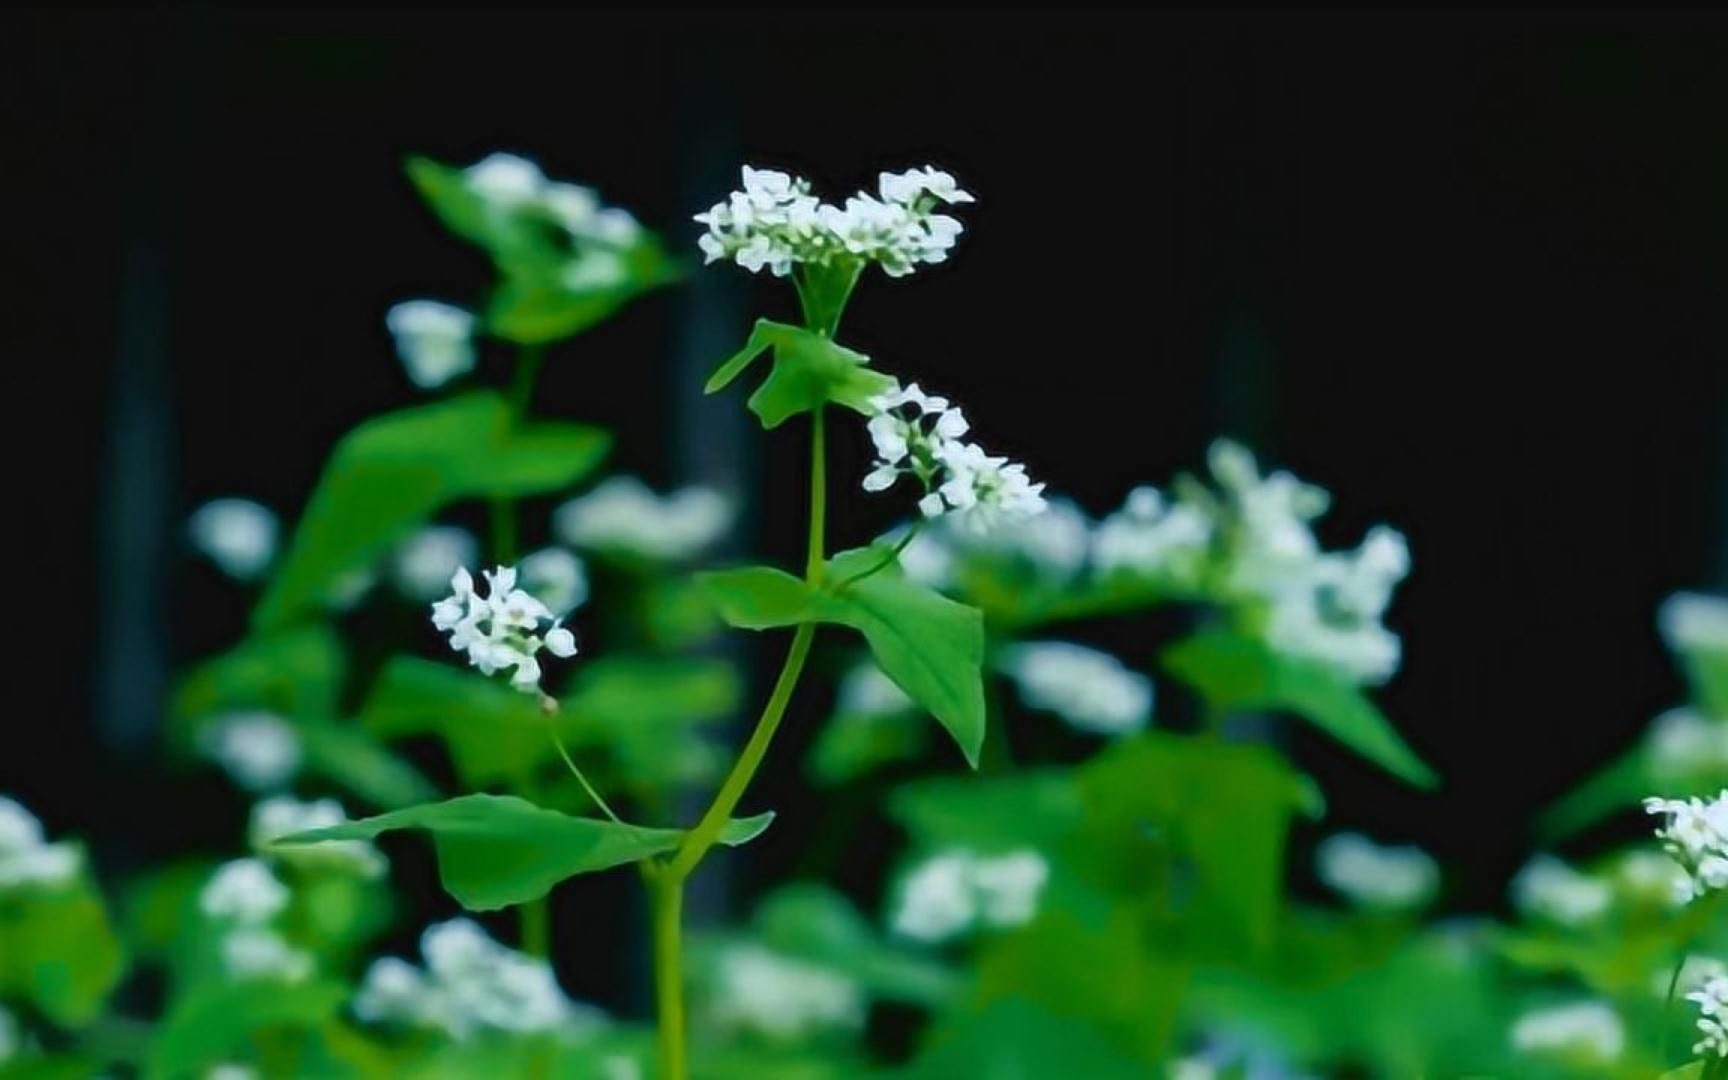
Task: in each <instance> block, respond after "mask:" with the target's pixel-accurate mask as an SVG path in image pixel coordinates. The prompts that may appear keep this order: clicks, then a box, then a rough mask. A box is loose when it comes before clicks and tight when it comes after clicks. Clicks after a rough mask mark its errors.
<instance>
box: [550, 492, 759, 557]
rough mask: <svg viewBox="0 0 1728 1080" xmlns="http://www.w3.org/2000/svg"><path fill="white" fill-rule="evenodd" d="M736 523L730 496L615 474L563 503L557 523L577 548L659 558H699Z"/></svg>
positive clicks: (561, 533)
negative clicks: (659, 487) (666, 487)
mask: <svg viewBox="0 0 1728 1080" xmlns="http://www.w3.org/2000/svg"><path fill="white" fill-rule="evenodd" d="M731 524H732V506H731V504H730V503H729V502H728V501H727V499H726V497H725V496H723V495H721V494H720V493H719V492H717V491H712V490H709V489H708V488H699V487H691V488H684V489H683V490H681V491H676V492H673V493H672V494H670V495H665V496H660V495H656V494H654V492H652V491H650V490H649V489H648V487H647V486H646V485H645V484H643V483H642V481H640V480H637V479H636V478H635V477H630V476H614V477H611V478H609V479H607V480H605V481H604V482H602V483H601V484H599V485H598V486H597V487H595V488H594V490H592V491H590V492H588V493H587V494H586V495H581V496H578V497H577V498H574V499H571V500H570V501H569V502H567V503H565V504H564V505H562V506H560V507H559V508H558V509H557V510H556V511H555V512H554V514H553V518H552V526H553V529H554V530H556V532H557V533H558V535H559V536H560V537H561V538H562V539H563V540H564V542H565V543H567V544H569V545H571V546H572V547H578V548H587V549H594V550H599V551H605V552H614V553H623V554H628V555H635V556H639V557H642V558H647V559H652V560H655V561H660V562H681V561H684V560H688V559H691V558H694V557H695V556H697V555H698V554H700V553H701V552H702V550H703V549H704V548H706V547H708V546H709V545H711V544H713V543H714V542H715V541H716V540H718V539H720V537H721V536H723V535H725V532H726V530H727V529H728V528H729V527H730V526H731Z"/></svg>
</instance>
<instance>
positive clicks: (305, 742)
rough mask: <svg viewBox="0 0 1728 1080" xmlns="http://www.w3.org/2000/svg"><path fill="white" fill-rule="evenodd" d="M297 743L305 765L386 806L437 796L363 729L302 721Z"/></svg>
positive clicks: (427, 782) (415, 771)
mask: <svg viewBox="0 0 1728 1080" xmlns="http://www.w3.org/2000/svg"><path fill="white" fill-rule="evenodd" d="M299 734H300V744H301V747H302V748H303V749H304V751H305V754H306V767H307V768H308V769H310V770H311V771H312V772H315V773H317V774H319V775H321V776H325V777H328V778H329V779H331V780H333V781H335V782H336V783H338V784H341V785H342V786H343V787H345V788H347V789H348V790H349V791H352V792H353V793H354V794H356V795H358V796H360V797H361V798H362V799H365V800H366V801H367V802H369V803H372V804H373V805H374V806H382V807H384V808H385V809H387V810H394V809H397V808H400V807H404V806H412V805H414V804H415V803H422V802H427V801H429V800H431V799H436V798H437V797H438V789H437V788H436V787H434V786H433V784H432V781H430V780H428V779H426V777H425V776H423V775H421V773H420V771H419V770H418V769H416V768H414V766H412V765H410V764H408V763H407V762H406V761H403V760H402V759H401V758H399V757H397V756H395V755H394V754H392V753H390V751H388V750H386V749H385V748H384V747H382V746H380V745H379V744H378V743H377V742H376V741H375V740H374V739H373V737H372V736H371V735H370V734H368V733H367V732H366V731H365V730H363V729H361V728H358V727H350V726H347V725H342V724H305V725H302V726H301V727H300V732H299Z"/></svg>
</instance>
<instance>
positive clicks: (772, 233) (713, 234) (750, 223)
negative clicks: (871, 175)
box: [696, 165, 973, 277]
mask: <svg viewBox="0 0 1728 1080" xmlns="http://www.w3.org/2000/svg"><path fill="white" fill-rule="evenodd" d="M972 201H973V198H972V196H971V195H970V194H968V193H967V192H965V191H962V190H961V189H960V187H959V185H958V184H957V183H956V182H955V180H954V178H953V177H952V176H950V175H949V174H948V173H945V172H943V171H941V170H939V169H935V168H931V167H925V168H922V169H913V170H910V171H908V172H904V173H898V174H895V173H882V174H881V176H880V177H879V179H878V194H877V195H871V194H868V193H866V192H858V193H857V194H855V195H852V196H851V197H849V198H848V199H847V200H846V201H845V204H844V205H843V206H834V205H832V204H828V203H823V202H820V201H818V200H817V198H816V197H815V196H814V195H812V194H811V193H810V183H809V181H807V180H804V179H801V178H798V177H793V176H791V175H789V174H787V173H783V172H778V171H775V170H772V169H755V168H751V167H750V166H748V165H746V166H744V168H743V173H742V189H741V190H739V191H735V192H733V193H732V194H731V195H730V196H728V197H727V199H726V200H725V201H723V202H719V203H715V204H714V206H713V207H712V208H711V209H709V210H708V211H706V212H704V213H701V214H697V215H696V221H697V222H698V223H700V224H702V225H704V226H706V227H707V231H706V232H704V233H703V234H702V236H701V237H700V238H698V240H697V247H699V248H700V249H701V250H702V254H703V256H704V257H705V258H706V260H707V261H708V262H711V263H712V262H716V261H719V260H722V259H729V260H731V261H733V262H735V263H737V264H738V265H739V266H741V267H743V268H744V269H746V270H748V271H750V272H751V273H759V272H760V271H762V270H764V269H766V270H768V271H769V272H770V273H772V274H773V275H774V276H776V277H785V276H786V275H788V274H790V273H791V272H792V268H793V266H794V265H797V264H810V265H826V264H829V263H833V262H836V261H841V260H847V259H852V260H857V261H859V262H864V263H875V264H877V265H878V266H880V267H881V268H882V271H883V273H885V274H887V275H888V276H889V277H901V276H904V275H906V274H909V273H911V272H912V271H913V270H914V269H916V268H917V266H918V265H919V264H921V263H939V262H941V261H943V260H944V259H946V258H947V257H948V252H949V250H950V249H952V248H953V246H954V244H955V242H956V241H957V240H958V239H959V236H960V232H961V230H962V229H963V227H964V226H962V224H961V223H960V221H959V220H958V219H957V218H954V217H951V216H949V215H947V214H940V213H937V212H936V210H937V208H938V207H939V206H941V205H942V204H946V203H967V202H972Z"/></svg>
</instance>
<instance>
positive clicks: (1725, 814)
mask: <svg viewBox="0 0 1728 1080" xmlns="http://www.w3.org/2000/svg"><path fill="white" fill-rule="evenodd" d="M1644 811H1645V812H1646V813H1649V814H1660V815H1662V818H1663V821H1662V824H1661V825H1660V826H1659V827H1658V828H1657V829H1656V836H1657V837H1658V838H1659V839H1660V840H1661V841H1662V850H1664V851H1666V852H1667V853H1668V854H1669V856H1670V857H1671V858H1673V859H1674V861H1675V862H1677V863H1679V864H1680V865H1681V866H1682V867H1683V868H1684V869H1685V870H1686V873H1687V875H1688V876H1687V878H1686V879H1685V880H1684V881H1682V882H1681V884H1680V888H1679V896H1680V897H1681V898H1682V899H1684V900H1688V901H1690V900H1693V899H1696V898H1697V897H1700V896H1703V895H1704V894H1705V893H1709V892H1715V891H1716V890H1718V889H1722V888H1728V789H1724V790H1723V791H1722V792H1721V793H1720V794H1718V795H1717V796H1716V797H1715V798H1713V799H1708V800H1705V799H1697V798H1693V799H1659V798H1650V799H1645V800H1644Z"/></svg>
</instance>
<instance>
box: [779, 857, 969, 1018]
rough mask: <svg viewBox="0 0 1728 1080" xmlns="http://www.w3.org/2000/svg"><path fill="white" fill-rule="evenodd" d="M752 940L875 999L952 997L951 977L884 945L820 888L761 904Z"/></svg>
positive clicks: (928, 1001)
mask: <svg viewBox="0 0 1728 1080" xmlns="http://www.w3.org/2000/svg"><path fill="white" fill-rule="evenodd" d="M754 922H755V926H756V931H757V936H758V937H760V938H761V940H762V942H763V943H764V944H766V945H767V946H769V947H770V948H772V949H774V950H775V951H776V952H779V953H782V954H784V955H786V956H791V957H795V958H797V959H800V960H803V961H806V962H808V963H811V964H815V965H818V966H820V967H825V968H828V969H830V970H832V971H836V972H839V973H840V974H842V975H844V976H846V977H847V978H848V979H850V980H851V981H853V982H856V983H857V984H858V985H859V986H861V987H863V988H864V989H865V990H867V991H869V992H870V993H871V994H874V995H876V996H878V997H883V998H888V999H891V1000H894V1001H904V1002H909V1003H911V1004H915V1005H924V1006H936V1005H939V1004H941V1003H942V1002H944V1001H946V1000H947V999H948V998H950V997H951V996H953V994H954V992H955V991H956V990H957V989H958V983H959V980H958V979H957V978H956V976H955V974H954V972H952V971H950V970H948V969H947V968H945V967H943V966H942V965H940V964H937V963H934V962H932V961H930V960H928V959H926V958H924V957H922V956H919V955H917V954H915V953H911V952H907V951H904V950H901V949H897V948H894V947H892V946H889V945H886V944H884V943H883V942H882V941H880V940H878V938H877V936H876V933H875V931H873V930H872V929H871V927H870V924H869V923H868V922H866V921H865V919H864V917H863V916H862V915H860V914H859V913H858V909H857V908H855V907H853V906H852V902H851V901H850V900H847V899H846V898H845V897H844V896H842V895H841V894H840V893H838V892H836V891H835V890H833V889H830V888H828V887H827V886H825V885H818V884H815V883H814V882H805V883H801V884H797V885H788V886H786V887H785V888H782V889H779V890H777V891H776V892H774V893H773V894H771V895H770V896H768V897H767V898H766V899H764V900H763V901H762V904H761V906H760V907H759V908H758V909H757V911H756V916H755V920H754Z"/></svg>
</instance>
